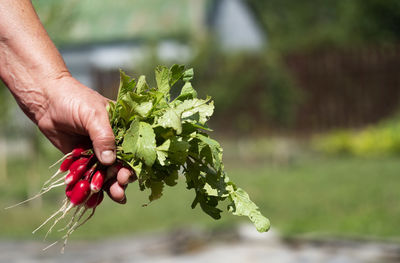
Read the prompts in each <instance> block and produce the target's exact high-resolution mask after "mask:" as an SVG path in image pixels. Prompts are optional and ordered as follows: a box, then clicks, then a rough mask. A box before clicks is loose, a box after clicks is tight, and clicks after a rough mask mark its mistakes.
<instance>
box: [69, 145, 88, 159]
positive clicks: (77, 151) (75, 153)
mask: <svg viewBox="0 0 400 263" xmlns="http://www.w3.org/2000/svg"><path fill="white" fill-rule="evenodd" d="M84 152H85V149H83V148H79V147H78V148H75V149H73V150H72V152H71V155H72V157H75V158H78V157H80V156H81V155H82V154H83V153H84Z"/></svg>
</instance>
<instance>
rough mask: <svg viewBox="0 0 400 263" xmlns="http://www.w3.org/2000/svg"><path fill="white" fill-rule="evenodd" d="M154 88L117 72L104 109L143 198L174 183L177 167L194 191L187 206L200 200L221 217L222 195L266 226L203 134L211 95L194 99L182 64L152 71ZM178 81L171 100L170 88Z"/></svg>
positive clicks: (190, 74) (215, 144) (260, 226)
mask: <svg viewBox="0 0 400 263" xmlns="http://www.w3.org/2000/svg"><path fill="white" fill-rule="evenodd" d="M155 75H156V83H157V87H156V88H151V87H149V85H148V84H147V83H146V78H145V77H144V76H140V77H139V79H138V80H137V81H136V80H135V79H132V78H130V77H129V76H127V75H126V74H125V73H124V72H122V71H121V83H120V86H119V92H118V97H117V101H116V102H110V105H109V108H108V111H109V117H110V122H111V126H112V128H113V131H114V134H115V136H116V142H117V157H118V159H120V160H122V161H123V162H125V163H126V164H127V165H129V166H130V167H131V168H132V169H133V170H134V171H135V172H136V174H137V175H138V179H139V180H138V181H139V186H140V189H141V190H145V189H150V190H151V194H150V196H149V200H150V201H153V200H155V199H158V198H160V197H161V195H162V191H163V188H164V185H165V184H166V185H168V186H173V185H175V184H176V180H177V178H178V174H179V172H180V171H182V173H183V175H184V176H185V178H186V184H187V188H188V189H193V190H194V191H195V194H196V196H195V199H194V201H193V203H192V208H194V207H196V206H197V204H199V205H200V207H201V208H202V210H203V211H204V212H205V213H207V214H208V215H210V216H211V217H213V218H215V219H218V218H220V217H221V215H220V214H221V212H222V211H221V210H220V209H219V208H218V207H217V206H218V204H219V202H220V201H223V200H225V199H228V200H229V201H230V204H229V205H228V211H230V212H232V213H233V214H234V215H239V216H247V217H249V218H250V220H251V221H252V222H253V223H254V225H255V226H256V228H257V230H258V231H260V232H265V231H267V230H268V229H269V225H270V224H269V221H268V219H267V218H265V217H264V216H263V215H262V214H261V213H260V211H259V209H258V207H257V206H256V205H255V204H254V203H253V202H252V201H251V200H250V198H249V196H248V194H247V193H246V192H245V191H244V190H242V189H241V188H238V187H237V186H236V185H235V184H234V183H233V182H231V181H230V180H229V178H228V176H227V175H226V173H225V171H224V165H223V162H222V148H221V146H220V145H219V143H218V142H217V141H215V140H213V139H212V138H210V137H209V135H208V134H207V133H206V132H207V131H211V130H210V129H209V128H208V127H207V124H206V122H207V121H208V119H209V118H210V117H211V115H212V114H213V111H214V104H213V101H212V100H211V98H209V97H208V98H206V99H199V98H198V97H197V92H196V91H195V90H194V88H193V87H192V85H191V82H190V81H191V80H192V79H193V69H185V67H184V66H183V65H174V66H172V67H171V68H167V67H163V66H158V67H157V68H156V70H155ZM177 83H181V84H182V88H181V92H180V94H179V95H178V96H177V97H176V98H175V99H171V95H170V90H171V87H173V86H174V85H176V84H177Z"/></svg>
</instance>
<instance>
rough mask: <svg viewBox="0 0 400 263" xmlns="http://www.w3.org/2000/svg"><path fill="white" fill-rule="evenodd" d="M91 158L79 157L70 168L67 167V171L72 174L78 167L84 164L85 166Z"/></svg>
mask: <svg viewBox="0 0 400 263" xmlns="http://www.w3.org/2000/svg"><path fill="white" fill-rule="evenodd" d="M91 157H92V156H91ZM91 157H89V158H88V157H81V158H79V159H78V160H76V161H74V162H73V163H72V164H71V166H70V167H69V170H70V171H71V172H72V171H74V170H76V169H77V168H78V167H79V166H80V165H82V164H84V165H87V164H88V163H89V161H90V159H91Z"/></svg>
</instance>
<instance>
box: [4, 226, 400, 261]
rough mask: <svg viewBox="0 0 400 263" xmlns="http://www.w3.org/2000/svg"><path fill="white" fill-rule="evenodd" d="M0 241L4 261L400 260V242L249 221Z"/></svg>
mask: <svg viewBox="0 0 400 263" xmlns="http://www.w3.org/2000/svg"><path fill="white" fill-rule="evenodd" d="M45 246H46V244H44V243H41V242H32V241H26V242H25V241H24V242H21V241H18V242H17V241H13V242H10V241H0V262H1V263H3V262H4V263H39V262H40V263H50V262H51V263H53V262H60V263H64V262H65V263H71V262H73V263H111V262H112V263H114V262H118V263H127V262H141V263H150V262H151V263H170V262H171V263H172V262H174V263H183V262H191V263H197V262H198V263H211V262H229V263H236V262H237V263H239V262H240V263H243V262H251V263H258V262H268V263H322V262H323V263H364V262H365V263H378V262H379V263H392V262H400V245H399V244H390V243H373V242H354V241H337V240H336V241H306V240H296V241H295V240H292V241H283V240H281V239H280V238H279V236H278V235H277V234H276V232H274V231H271V232H269V233H268V234H265V235H260V234H258V233H257V232H254V230H253V228H252V227H251V226H247V225H245V226H241V227H240V228H239V229H238V230H237V231H233V232H229V233H218V234H210V233H208V234H207V233H204V232H196V231H193V230H180V231H174V232H170V233H163V234H158V235H155V234H152V235H147V236H134V237H131V238H120V239H109V240H106V241H101V242H78V241H74V242H71V244H69V245H68V246H67V249H66V252H65V254H60V251H59V246H58V247H57V246H55V247H52V248H50V249H48V250H46V251H42V249H43V247H45Z"/></svg>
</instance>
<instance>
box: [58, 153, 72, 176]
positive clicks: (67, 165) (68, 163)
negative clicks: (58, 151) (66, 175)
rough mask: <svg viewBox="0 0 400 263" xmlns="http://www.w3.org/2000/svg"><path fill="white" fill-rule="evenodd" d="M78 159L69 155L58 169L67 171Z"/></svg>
mask: <svg viewBox="0 0 400 263" xmlns="http://www.w3.org/2000/svg"><path fill="white" fill-rule="evenodd" d="M75 160H76V158H74V157H72V156H70V157H67V159H65V160H64V161H63V162H62V163H61V164H60V169H58V170H59V171H60V172H66V171H68V169H69V168H70V167H71V164H72V163H73V162H74V161H75Z"/></svg>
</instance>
